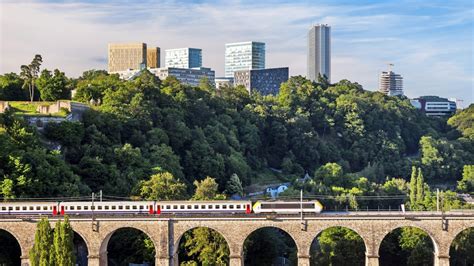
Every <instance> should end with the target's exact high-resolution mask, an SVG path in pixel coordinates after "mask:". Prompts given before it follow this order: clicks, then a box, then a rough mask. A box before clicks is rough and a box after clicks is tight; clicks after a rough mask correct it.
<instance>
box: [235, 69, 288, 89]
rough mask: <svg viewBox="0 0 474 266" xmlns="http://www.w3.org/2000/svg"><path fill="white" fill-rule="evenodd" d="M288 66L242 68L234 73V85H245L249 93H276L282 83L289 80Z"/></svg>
mask: <svg viewBox="0 0 474 266" xmlns="http://www.w3.org/2000/svg"><path fill="white" fill-rule="evenodd" d="M288 76H289V69H288V68H287V67H281V68H268V69H258V70H241V71H236V72H235V73H234V85H235V86H238V85H243V86H244V87H245V88H247V90H248V91H249V93H252V92H254V91H257V92H258V93H260V94H262V95H269V94H273V95H276V94H278V92H279V91H280V85H281V84H282V83H283V82H286V81H287V80H288Z"/></svg>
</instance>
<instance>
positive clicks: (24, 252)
mask: <svg viewBox="0 0 474 266" xmlns="http://www.w3.org/2000/svg"><path fill="white" fill-rule="evenodd" d="M0 230H3V231H5V232H7V233H9V234H10V235H11V236H13V238H15V240H16V242H17V243H18V245H19V246H20V250H21V257H28V256H29V254H28V252H29V251H30V249H31V248H32V246H31V247H27V245H26V244H25V243H22V241H21V240H22V239H21V238H20V237H19V236H18V234H17V233H16V232H15V231H13V230H9V229H8V228H5V227H2V226H0ZM33 239H34V237H33Z"/></svg>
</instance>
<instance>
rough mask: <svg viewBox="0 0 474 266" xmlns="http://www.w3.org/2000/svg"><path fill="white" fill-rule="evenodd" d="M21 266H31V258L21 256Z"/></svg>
mask: <svg viewBox="0 0 474 266" xmlns="http://www.w3.org/2000/svg"><path fill="white" fill-rule="evenodd" d="M20 259H21V266H29V265H30V258H29V257H28V256H21V257H20Z"/></svg>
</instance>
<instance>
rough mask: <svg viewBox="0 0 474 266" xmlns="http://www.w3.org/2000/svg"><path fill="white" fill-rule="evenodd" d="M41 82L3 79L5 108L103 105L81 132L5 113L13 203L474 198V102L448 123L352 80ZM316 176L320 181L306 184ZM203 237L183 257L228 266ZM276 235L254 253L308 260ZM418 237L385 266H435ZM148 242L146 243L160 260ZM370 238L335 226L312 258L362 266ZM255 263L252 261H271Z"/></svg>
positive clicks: (398, 236) (5, 159)
mask: <svg viewBox="0 0 474 266" xmlns="http://www.w3.org/2000/svg"><path fill="white" fill-rule="evenodd" d="M25 71H26V70H25ZM33 76H34V75H33ZM37 76H38V77H37V78H36V79H34V80H31V79H28V76H26V77H25V75H17V74H15V73H10V74H4V75H1V76H0V100H7V101H20V100H23V101H28V100H39V99H41V100H49V101H51V100H57V99H64V98H68V97H70V91H71V89H73V88H74V89H76V94H75V97H74V98H73V100H75V101H80V102H85V103H93V104H92V108H91V110H90V111H88V112H86V113H85V114H84V115H83V119H82V122H62V123H59V124H54V123H51V124H48V125H47V126H46V128H45V129H44V131H42V132H39V131H37V130H36V129H35V128H34V127H31V126H28V125H27V123H26V122H25V120H24V119H23V118H22V117H20V116H18V115H16V114H15V110H13V108H12V109H10V110H9V111H7V112H5V113H4V114H1V116H0V125H1V127H0V147H1V149H0V197H2V198H3V199H4V200H9V199H20V198H30V197H33V198H34V197H58V196H64V197H72V196H86V195H90V193H91V192H98V191H99V190H102V191H103V193H104V194H105V195H109V196H118V197H129V198H133V199H138V198H145V199H161V200H168V199H191V200H200V199H225V198H228V197H230V196H231V195H233V194H240V195H245V193H246V192H248V191H247V188H249V187H250V186H251V185H255V184H261V183H262V182H263V181H262V180H269V179H270V180H274V181H275V182H292V188H290V189H289V190H287V191H286V192H285V193H284V195H282V196H283V197H292V196H295V195H298V193H299V190H300V189H303V190H304V194H305V195H306V196H307V197H311V198H318V197H319V198H318V199H320V200H321V201H322V202H323V205H325V207H326V208H327V209H328V210H332V209H344V208H346V209H351V210H357V209H367V208H368V209H378V208H379V209H380V208H381V209H387V208H399V206H400V204H406V206H407V208H410V209H412V210H433V209H435V208H436V196H435V194H434V189H435V188H440V189H441V191H442V192H441V196H442V197H443V199H444V200H443V206H442V208H443V209H444V210H449V209H452V208H456V209H457V208H464V207H466V204H464V203H463V202H462V201H461V200H460V199H459V198H458V197H457V195H456V192H459V193H461V192H462V193H471V194H472V193H473V192H474V105H471V106H469V107H468V108H466V109H464V110H462V111H459V112H458V113H457V114H455V115H454V116H452V117H451V118H449V119H448V118H429V117H426V116H425V115H424V114H423V113H422V112H420V111H419V110H416V109H415V108H414V107H412V106H411V104H410V102H409V100H408V99H407V98H405V97H389V96H386V95H383V94H381V93H379V92H371V91H366V90H364V89H363V88H362V86H361V85H359V84H357V83H354V82H350V81H348V80H341V81H339V82H338V83H335V84H329V83H328V82H327V81H326V80H325V79H324V78H321V79H320V80H319V82H311V81H309V80H307V79H305V78H304V77H300V76H297V77H292V78H290V80H289V81H288V82H286V83H284V84H282V86H281V89H280V93H279V94H278V95H275V96H261V95H258V94H253V95H249V94H248V92H247V91H246V90H245V88H243V87H235V88H234V87H224V88H221V89H219V90H216V89H215V88H214V87H213V86H211V84H210V83H209V82H208V81H207V80H202V81H201V84H200V86H199V87H190V86H186V85H183V84H180V83H179V82H178V81H177V80H176V79H175V78H173V77H169V78H167V79H166V80H162V81H161V80H159V79H158V78H157V77H155V76H154V75H152V74H151V73H149V72H148V71H146V70H145V71H143V72H142V73H141V75H139V76H138V77H136V78H135V79H133V80H131V81H122V80H120V79H119V78H118V76H117V75H108V74H107V73H106V72H105V71H100V70H99V71H97V70H90V71H86V72H84V74H83V75H82V76H81V77H79V78H77V79H73V78H68V77H66V76H65V75H64V73H63V72H61V71H59V70H55V71H52V72H51V71H48V70H43V71H42V72H38V73H37ZM25 84H26V85H27V86H25ZM31 84H34V86H30V85H31ZM32 90H33V92H36V93H31V92H32ZM306 173H308V174H309V176H310V177H311V178H310V179H309V180H306V181H304V182H303V181H298V179H299V178H301V177H303V176H304V175H305V174H306ZM388 196H390V197H388ZM196 230H197V231H196ZM196 230H195V231H193V232H189V233H187V235H186V236H185V237H184V238H183V239H184V240H182V245H181V247H180V248H181V250H182V251H183V254H181V255H180V261H186V263H187V265H193V264H194V263H199V264H205V265H207V264H206V263H210V264H211V265H212V264H221V263H224V264H225V262H226V261H227V259H228V248H227V249H226V248H225V246H226V245H225V243H223V244H222V245H214V246H215V247H216V248H215V249H211V250H209V249H207V250H206V249H204V247H206V246H209V245H208V244H209V243H211V242H212V243H219V241H223V239H222V237H221V236H220V235H219V234H218V233H217V232H213V231H209V230H207V229H199V230H201V231H199V230H198V229H196ZM272 230H273V229H269V230H266V231H264V232H261V233H260V234H257V235H256V236H252V239H249V240H248V242H249V243H251V244H249V245H246V247H247V249H246V254H264V253H265V252H268V253H271V251H275V252H274V253H278V252H279V253H278V254H273V255H269V256H270V257H271V256H273V257H278V256H285V257H286V258H287V259H289V261H290V262H292V263H295V262H296V253H295V251H294V243H290V242H291V241H286V240H282V237H280V234H284V232H276V231H275V230H273V231H272ZM419 231H420V230H418V231H417V229H413V228H402V229H401V230H398V231H394V232H393V233H392V234H391V235H390V237H387V241H389V242H388V244H386V248H384V249H383V250H381V258H387V259H388V258H391V259H388V260H387V261H396V260H394V259H395V258H396V259H398V260H400V261H397V263H395V264H386V265H402V264H409V265H422V264H429V263H430V261H429V260H430V259H431V260H432V252H433V251H432V247H430V244H431V240H430V239H429V237H428V236H427V235H426V234H425V233H424V232H422V231H420V232H419ZM463 234H464V235H462V236H460V238H459V239H461V240H462V241H461V240H459V241H461V242H459V243H456V244H455V245H453V252H454V253H453V254H455V256H452V258H451V259H452V260H454V262H455V263H459V264H455V265H466V263H469V262H470V263H473V262H474V257H473V255H472V254H474V253H473V252H471V253H470V251H472V250H474V230H471V231H468V232H464V233H463ZM126 235H127V234H125V236H123V237H126ZM269 239H270V240H271V239H276V240H275V241H268V240H269ZM145 240H146V237H145ZM145 240H143V241H138V242H139V243H141V244H140V245H143V250H146V249H147V248H146V246H148V250H150V252H153V251H152V250H153V248H151V249H150V248H149V243H148V245H147V243H146V242H147V241H145ZM277 240H278V241H277ZM290 240H291V239H290ZM361 241H362V240H361V239H360V237H359V236H358V235H357V234H356V233H355V232H353V231H351V230H348V229H345V228H334V229H331V230H326V231H324V232H323V233H322V234H321V235H320V236H318V237H317V238H316V240H315V242H314V243H313V247H314V248H313V250H314V254H312V258H313V262H314V263H317V264H318V265H326V264H327V265H329V264H331V265H345V263H351V264H354V263H355V264H358V263H359V262H360V264H361V265H362V264H363V263H364V250H365V248H364V246H363V242H361ZM135 242H137V241H136V240H135ZM224 242H225V241H224ZM252 243H253V244H252ZM262 243H266V244H264V245H263V244H262ZM460 243H461V244H460ZM119 244H120V243H119ZM292 245H293V249H292V250H293V251H290V249H291V247H292ZM431 245H432V244H431ZM382 246H383V247H384V245H382ZM262 247H267V248H266V249H263V250H261V249H262ZM268 247H272V248H268ZM259 248H260V250H259ZM430 248H431V249H430ZM201 249H202V250H205V251H202V250H201ZM265 250H267V251H265ZM184 251H186V252H184ZM277 251H278V252H277ZM280 251H281V252H280ZM262 252H263V253H262ZM109 253H110V252H109ZM349 253H350V254H352V255H353V259H351V260H347V256H348V255H347V254H349ZM150 254H151V253H150ZM150 254H148V255H147V254H145V255H143V256H142V259H143V257H147V256H148V258H149V257H150ZM282 254H284V255H282ZM338 254H339V255H338ZM341 254H346V255H344V257H341V256H343V255H341ZM352 255H351V256H352ZM0 256H1V252H0ZM118 256H125V255H124V254H118ZM133 256H136V254H135V255H133ZM260 257H261V258H264V257H265V256H263V255H262V256H260ZM248 258H251V257H250V256H248V257H246V263H247V264H249V265H266V264H269V263H271V261H270V262H269V261H264V260H262V261H253V260H252V259H248ZM119 261H129V260H128V259H127V258H123V259H122V260H119ZM0 262H1V260H0ZM117 265H119V264H117Z"/></svg>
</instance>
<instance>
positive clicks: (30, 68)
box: [20, 54, 43, 102]
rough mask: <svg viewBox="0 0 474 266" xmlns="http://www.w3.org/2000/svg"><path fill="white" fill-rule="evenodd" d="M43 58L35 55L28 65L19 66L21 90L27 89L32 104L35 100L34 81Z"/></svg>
mask: <svg viewBox="0 0 474 266" xmlns="http://www.w3.org/2000/svg"><path fill="white" fill-rule="evenodd" d="M42 62H43V58H42V57H41V55H39V54H37V55H35V57H34V58H33V61H31V63H30V64H29V65H22V66H21V73H20V77H21V78H22V79H23V82H24V83H23V88H28V91H29V96H30V101H31V102H33V100H34V98H35V81H36V79H37V78H38V73H39V69H40V66H41V63H42Z"/></svg>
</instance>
